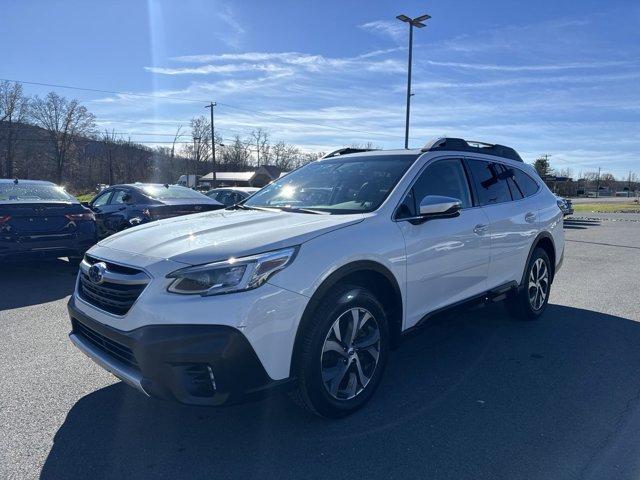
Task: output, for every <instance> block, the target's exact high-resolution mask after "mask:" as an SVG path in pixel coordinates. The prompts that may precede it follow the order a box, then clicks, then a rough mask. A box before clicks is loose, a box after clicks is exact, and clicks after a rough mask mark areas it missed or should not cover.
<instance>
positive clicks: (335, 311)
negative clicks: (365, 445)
mask: <svg viewBox="0 0 640 480" xmlns="http://www.w3.org/2000/svg"><path fill="white" fill-rule="evenodd" d="M388 332H389V327H388V322H387V317H386V315H385V312H384V308H383V307H382V305H381V304H380V302H379V301H378V300H377V299H376V298H375V296H374V295H373V294H372V293H371V292H369V291H368V290H366V289H365V288H362V287H359V286H352V285H344V286H340V287H338V288H336V289H335V290H334V291H333V292H332V293H331V294H329V295H328V296H327V297H326V298H324V299H323V300H322V301H321V306H320V307H319V308H318V310H317V311H316V314H315V315H314V318H313V320H312V322H310V323H309V324H308V326H307V327H306V328H305V330H304V331H303V332H301V337H300V339H299V341H300V342H301V343H300V345H299V354H298V355H297V361H296V367H295V376H296V382H297V385H296V389H295V391H294V392H292V398H293V399H294V401H295V402H296V403H298V404H299V405H300V406H302V407H303V408H305V409H307V410H309V411H311V412H313V413H315V414H317V415H320V416H323V417H329V418H339V417H344V416H346V415H349V414H351V413H353V412H355V411H356V410H358V409H359V408H361V407H362V406H363V405H364V404H365V403H366V402H367V401H368V400H369V399H370V398H371V396H372V395H373V392H374V391H375V389H376V388H377V386H378V384H379V383H380V380H381V378H382V373H383V371H384V367H385V365H386V361H387V355H388V351H389V338H388V337H389V334H388Z"/></svg>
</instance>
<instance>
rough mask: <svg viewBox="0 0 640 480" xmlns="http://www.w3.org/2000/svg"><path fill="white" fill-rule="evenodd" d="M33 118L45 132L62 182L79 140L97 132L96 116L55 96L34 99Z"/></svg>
mask: <svg viewBox="0 0 640 480" xmlns="http://www.w3.org/2000/svg"><path fill="white" fill-rule="evenodd" d="M30 113H31V118H32V119H33V121H34V123H35V124H36V125H37V126H39V127H41V128H43V129H45V130H46V131H47V132H48V134H49V138H50V140H51V144H52V146H53V149H54V153H55V162H56V180H57V182H58V183H61V182H62V173H63V171H64V167H65V161H66V159H67V154H68V152H69V150H70V149H71V148H72V147H73V142H74V139H75V137H77V136H82V135H89V134H90V133H91V132H93V130H94V126H95V123H94V116H93V114H92V113H90V112H89V111H88V110H87V109H86V107H84V106H82V105H80V103H79V102H78V101H77V100H67V99H66V98H65V97H61V96H60V95H58V94H57V93H55V92H49V94H48V95H47V96H46V97H45V98H40V97H38V96H36V97H34V99H33V100H32V102H31V112H30Z"/></svg>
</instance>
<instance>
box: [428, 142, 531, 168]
mask: <svg viewBox="0 0 640 480" xmlns="http://www.w3.org/2000/svg"><path fill="white" fill-rule="evenodd" d="M438 150H455V151H458V152H473V153H482V154H484V155H493V156H496V157H502V158H508V159H510V160H515V161H516V162H522V161H523V160H522V158H521V157H520V155H518V152H516V151H515V150H514V149H513V148H511V147H505V146H504V145H498V144H492V143H485V142H477V141H474V140H465V139H463V138H449V137H440V138H435V139H433V140H431V141H429V142H427V144H426V145H425V146H424V147H422V151H423V152H433V151H438Z"/></svg>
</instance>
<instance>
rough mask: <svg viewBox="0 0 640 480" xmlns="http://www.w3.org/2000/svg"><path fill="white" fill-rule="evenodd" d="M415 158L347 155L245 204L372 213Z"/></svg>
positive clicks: (295, 176) (295, 175)
mask: <svg viewBox="0 0 640 480" xmlns="http://www.w3.org/2000/svg"><path fill="white" fill-rule="evenodd" d="M416 158H417V156H414V155H354V156H351V155H347V156H345V157H342V158H337V159H335V160H334V159H330V160H329V159H327V160H319V161H317V162H312V163H310V164H308V165H305V166H304V167H302V168H299V169H298V170H295V171H293V172H291V173H289V174H287V175H286V176H284V177H282V178H280V179H279V180H276V181H275V182H273V183H271V184H269V185H268V186H266V187H265V188H263V189H262V190H260V191H259V192H258V193H256V194H254V195H253V196H251V197H250V198H249V199H248V200H246V201H245V203H244V205H247V206H255V207H271V208H279V207H283V208H285V207H286V208H296V207H297V208H308V209H315V210H322V211H326V212H330V213H335V214H340V213H359V212H370V211H373V210H375V209H376V208H378V207H379V206H380V204H381V203H382V202H383V201H384V199H385V198H386V197H387V195H388V194H389V192H390V191H391V190H392V189H393V187H395V185H396V183H397V182H398V180H399V179H400V177H401V176H402V174H403V173H404V172H405V171H406V170H407V168H408V167H409V165H411V163H413V161H415V159H416Z"/></svg>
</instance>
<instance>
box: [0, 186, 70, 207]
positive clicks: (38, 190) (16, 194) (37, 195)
mask: <svg viewBox="0 0 640 480" xmlns="http://www.w3.org/2000/svg"><path fill="white" fill-rule="evenodd" d="M40 201H50V202H74V201H75V199H74V198H73V197H72V196H71V195H69V194H68V193H67V192H65V191H64V190H63V189H62V188H61V187H58V186H56V185H47V184H42V183H13V182H12V183H0V202H16V203H18V202H40Z"/></svg>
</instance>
